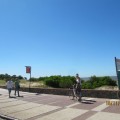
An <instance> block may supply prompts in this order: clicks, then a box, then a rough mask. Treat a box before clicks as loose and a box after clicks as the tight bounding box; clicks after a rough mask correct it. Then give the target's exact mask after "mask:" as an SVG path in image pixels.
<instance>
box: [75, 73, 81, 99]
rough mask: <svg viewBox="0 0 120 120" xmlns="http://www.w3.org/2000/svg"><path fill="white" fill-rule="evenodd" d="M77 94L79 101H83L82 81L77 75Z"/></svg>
mask: <svg viewBox="0 0 120 120" xmlns="http://www.w3.org/2000/svg"><path fill="white" fill-rule="evenodd" d="M75 78H76V79H75V80H76V94H78V96H79V99H78V100H79V101H81V79H80V77H79V74H76V77H75Z"/></svg>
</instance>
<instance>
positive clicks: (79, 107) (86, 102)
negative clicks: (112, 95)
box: [0, 89, 120, 120]
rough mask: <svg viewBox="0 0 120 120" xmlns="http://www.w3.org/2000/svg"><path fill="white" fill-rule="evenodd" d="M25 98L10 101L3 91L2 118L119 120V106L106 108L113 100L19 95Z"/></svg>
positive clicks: (0, 106) (6, 93) (0, 112)
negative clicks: (79, 99) (78, 99)
mask: <svg viewBox="0 0 120 120" xmlns="http://www.w3.org/2000/svg"><path fill="white" fill-rule="evenodd" d="M20 95H21V96H23V97H15V96H14V91H12V96H13V98H8V91H7V90H5V89H0V115H4V116H8V117H10V118H14V119H19V120H107V119H108V120H120V105H118V104H117V105H116V104H115V105H111V106H110V105H106V101H116V100H112V99H100V98H99V99H98V98H87V97H84V98H82V102H81V103H80V102H78V101H77V100H71V99H70V98H69V97H68V96H59V95H48V94H36V93H28V92H20ZM117 101H118V100H117Z"/></svg>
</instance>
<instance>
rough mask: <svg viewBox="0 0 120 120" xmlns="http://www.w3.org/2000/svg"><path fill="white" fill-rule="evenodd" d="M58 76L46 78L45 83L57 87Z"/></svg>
mask: <svg viewBox="0 0 120 120" xmlns="http://www.w3.org/2000/svg"><path fill="white" fill-rule="evenodd" d="M59 82H60V77H59V76H50V77H48V78H46V80H45V84H46V85H48V86H51V87H55V88H59Z"/></svg>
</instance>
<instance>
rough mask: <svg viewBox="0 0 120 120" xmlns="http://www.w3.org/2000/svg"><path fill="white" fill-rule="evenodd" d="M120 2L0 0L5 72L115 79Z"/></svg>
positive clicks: (0, 64) (0, 60) (0, 66)
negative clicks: (109, 77) (111, 77)
mask: <svg viewBox="0 0 120 120" xmlns="http://www.w3.org/2000/svg"><path fill="white" fill-rule="evenodd" d="M115 56H116V57H117V58H120V0H0V74H5V73H8V74H10V75H14V74H15V75H22V76H24V77H26V76H27V77H28V76H29V75H28V74H26V73H25V66H26V65H30V66H32V77H39V76H51V75H62V76H63V75H75V74H76V73H79V74H80V76H81V77H89V76H92V75H96V76H105V75H107V76H108V75H116V71H115V63H114V57H115Z"/></svg>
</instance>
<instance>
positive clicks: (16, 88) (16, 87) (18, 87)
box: [15, 79, 20, 97]
mask: <svg viewBox="0 0 120 120" xmlns="http://www.w3.org/2000/svg"><path fill="white" fill-rule="evenodd" d="M19 90H20V83H19V80H18V79H17V80H16V81H15V95H16V91H17V93H18V97H20V95H19Z"/></svg>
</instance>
